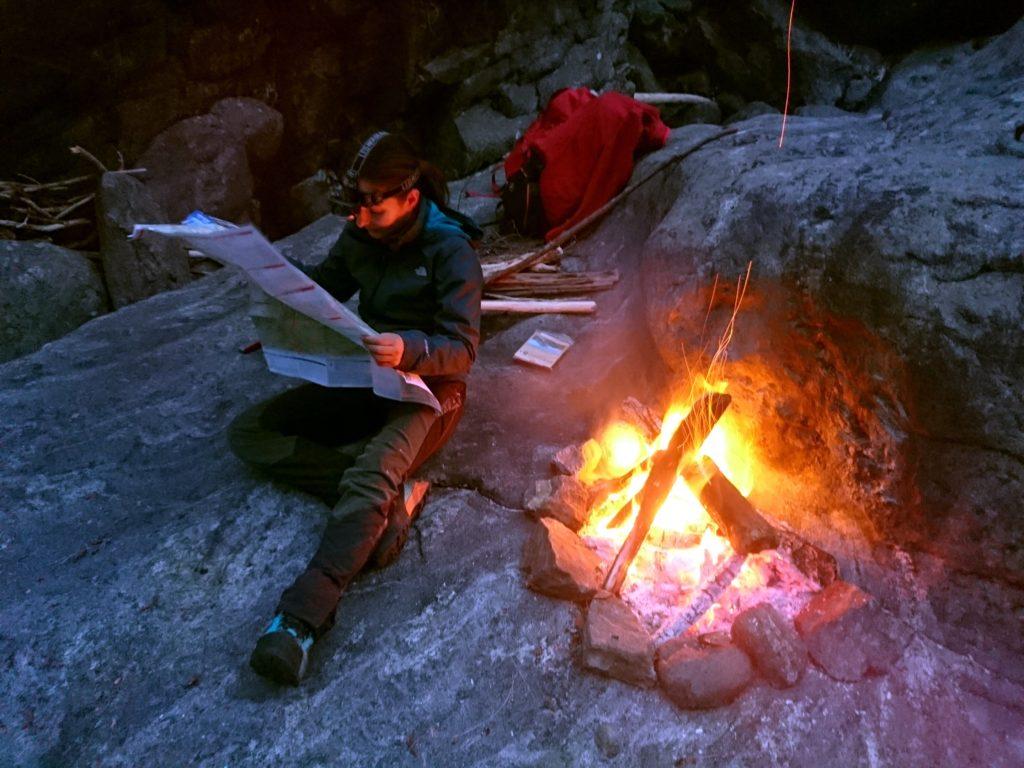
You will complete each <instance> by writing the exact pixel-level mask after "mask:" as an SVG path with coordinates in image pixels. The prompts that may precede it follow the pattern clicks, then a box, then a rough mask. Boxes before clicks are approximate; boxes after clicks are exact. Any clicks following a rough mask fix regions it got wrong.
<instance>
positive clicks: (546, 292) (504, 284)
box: [491, 269, 619, 296]
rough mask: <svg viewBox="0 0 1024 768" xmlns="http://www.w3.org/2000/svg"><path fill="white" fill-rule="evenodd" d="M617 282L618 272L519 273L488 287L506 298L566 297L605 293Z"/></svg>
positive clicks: (614, 270) (615, 270)
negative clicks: (596, 292) (594, 292)
mask: <svg viewBox="0 0 1024 768" xmlns="http://www.w3.org/2000/svg"><path fill="white" fill-rule="evenodd" d="M618 281H619V271H618V270H617V269H613V270H611V271H608V272H557V273H555V274H545V273H543V272H520V273H519V274H515V275H509V276H508V277H506V278H504V279H502V280H501V281H499V282H496V283H494V284H492V285H491V288H493V289H494V290H495V291H500V292H501V293H502V294H503V295H505V296H566V295H569V294H574V293H591V292H593V291H606V290H608V289H609V288H612V287H613V286H614V285H615V284H616V283H617V282H618Z"/></svg>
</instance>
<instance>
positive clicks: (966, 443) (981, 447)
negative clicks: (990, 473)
mask: <svg viewBox="0 0 1024 768" xmlns="http://www.w3.org/2000/svg"><path fill="white" fill-rule="evenodd" d="M908 431H909V432H910V433H911V434H912V435H913V436H914V437H916V438H919V439H921V440H930V441H932V442H935V443H942V444H943V445H954V446H959V447H961V448H971V449H973V450H977V451H988V452H990V453H995V454H998V455H1000V456H1003V457H1004V458H1007V459H1010V460H1011V461H1015V462H1017V463H1018V464H1020V465H1021V466H1022V467H1024V454H1019V453H1014V452H1013V451H1008V450H1006V449H1005V448H998V447H996V446H994V445H985V444H984V443H981V442H975V441H971V440H965V439H964V438H958V437H949V436H946V435H932V434H929V433H927V432H925V431H923V430H915V429H913V428H911V429H909V430H908Z"/></svg>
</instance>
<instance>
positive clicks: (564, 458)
mask: <svg viewBox="0 0 1024 768" xmlns="http://www.w3.org/2000/svg"><path fill="white" fill-rule="evenodd" d="M600 458H601V444H600V443H598V442H597V441H596V440H594V439H590V440H587V441H586V442H585V443H575V444H573V445H567V446H565V448H563V449H562V450H560V451H559V452H558V453H556V454H555V457H554V458H553V459H552V460H551V468H552V469H554V470H555V472H558V473H559V474H560V475H579V473H580V471H581V470H582V469H583V468H584V467H585V466H588V465H592V464H596V463H597V462H598V460H600Z"/></svg>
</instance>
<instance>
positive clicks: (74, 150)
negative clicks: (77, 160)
mask: <svg viewBox="0 0 1024 768" xmlns="http://www.w3.org/2000/svg"><path fill="white" fill-rule="evenodd" d="M70 149H71V154H73V155H81V156H82V157H84V158H85V159H86V160H88V161H89V162H90V163H92V164H93V165H95V166H96V167H97V168H99V169H100V173H106V172H107V170H108V169H107V166H105V165H104V164H103V163H101V162H100V160H99V158H97V157H96V155H94V154H93V153H92V152H90V151H89V150H88V149H86V148H85V147H80V146H78V145H77V144H76V145H75V146H73V147H70Z"/></svg>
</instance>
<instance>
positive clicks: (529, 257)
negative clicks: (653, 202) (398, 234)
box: [485, 128, 737, 285]
mask: <svg viewBox="0 0 1024 768" xmlns="http://www.w3.org/2000/svg"><path fill="white" fill-rule="evenodd" d="M736 131H737V129H736V128H726V129H725V130H723V131H719V132H718V133H716V134H714V135H712V136H708V137H707V138H705V139H702V140H701V141H699V142H697V143H696V144H695V145H693V146H692V147H690V148H689V149H688V150H686V151H685V152H683V153H681V154H679V155H676V156H675V157H672V158H669V159H668V160H666V161H665V162H664V163H662V164H661V165H659V166H658V167H657V168H655V169H654V170H653V171H651V172H650V173H648V174H647V175H646V176H644V177H643V178H642V179H640V181H638V182H636V183H635V184H630V185H629V186H628V187H626V188H625V189H624V190H622V191H621V192H620V193H619V194H617V195H616V196H615V197H613V198H612V199H611V200H609V201H608V202H607V203H605V204H604V205H602V206H601V207H600V208H598V209H597V210H596V211H594V212H593V213H591V214H590V215H589V216H587V217H586V218H585V219H583V221H581V222H579V223H578V224H574V225H573V226H571V227H569V228H568V229H567V230H565V231H564V232H563V233H562V234H560V235H559V236H558V237H556V238H555V239H554V240H552V241H551V242H550V243H548V244H547V245H545V246H544V247H543V248H541V249H540V250H538V251H534V252H533V253H527V254H526V255H524V256H523V257H521V258H520V259H518V260H517V261H514V262H513V263H512V264H510V265H509V266H507V267H505V268H504V269H502V270H499V271H497V272H495V273H494V274H492V275H491V276H490V277H488V278H487V280H486V281H485V285H490V284H491V283H494V282H497V281H498V280H501V279H502V278H503V277H508V276H509V275H513V274H515V273H516V272H522V271H523V270H524V269H528V268H529V267H532V266H533V265H534V264H540V263H541V262H544V261H547V260H550V259H551V258H552V257H553V254H555V253H556V252H557V251H559V249H560V246H561V245H562V244H563V243H566V242H568V241H569V240H571V239H572V238H574V237H575V236H576V235H577V234H578V233H579V232H580V231H582V230H584V229H586V228H587V227H589V226H590V225H591V224H593V223H594V222H595V221H597V220H598V219H600V218H601V217H602V216H604V215H605V214H606V213H608V211H610V210H611V209H612V208H614V207H615V206H616V205H618V203H619V202H621V201H622V200H623V199H624V198H625V197H627V196H628V195H630V194H632V193H633V192H634V191H635V190H636V189H637V188H638V187H640V186H641V185H643V184H646V183H647V182H648V181H650V180H651V179H653V178H654V177H655V176H656V175H657V174H659V173H661V172H662V171H664V170H665V169H666V168H668V167H670V166H671V165H674V164H675V163H678V162H680V161H681V160H683V159H684V158H686V157H689V156H690V155H692V154H693V153H694V152H696V151H697V150H698V149H700V148H701V147H703V146H704V145H705V144H709V143H711V142H712V141H716V140H718V139H721V138H723V137H725V136H730V135H732V134H734V133H736ZM559 256H561V254H560V253H559Z"/></svg>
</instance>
